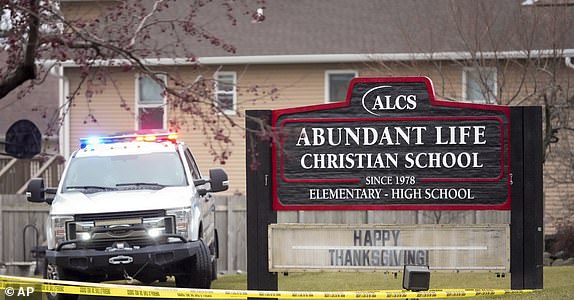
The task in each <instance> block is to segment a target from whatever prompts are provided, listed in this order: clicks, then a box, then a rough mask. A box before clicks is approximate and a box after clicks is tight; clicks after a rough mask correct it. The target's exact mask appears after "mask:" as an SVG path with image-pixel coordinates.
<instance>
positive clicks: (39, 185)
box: [26, 178, 46, 203]
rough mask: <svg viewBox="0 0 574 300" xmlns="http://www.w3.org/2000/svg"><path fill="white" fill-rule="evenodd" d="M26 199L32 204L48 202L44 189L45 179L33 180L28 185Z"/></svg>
mask: <svg viewBox="0 0 574 300" xmlns="http://www.w3.org/2000/svg"><path fill="white" fill-rule="evenodd" d="M26 199H27V200H28V201H30V202H38V203H39V202H44V201H46V193H45V189H44V179H43V178H32V179H30V182H29V183H28V188H27V189H26Z"/></svg>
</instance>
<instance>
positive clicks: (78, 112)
mask: <svg viewBox="0 0 574 300" xmlns="http://www.w3.org/2000/svg"><path fill="white" fill-rule="evenodd" d="M66 76H67V77H68V79H69V81H70V90H71V92H72V91H73V90H74V89H75V88H77V86H78V85H79V84H80V76H79V74H78V73H77V72H75V71H70V72H69V73H66ZM111 76H112V78H111V79H108V82H107V85H106V86H105V88H104V89H100V90H98V88H94V95H93V97H92V98H91V99H90V98H88V97H86V83H84V84H83V86H82V88H81V89H80V90H79V91H78V93H77V94H76V97H75V98H74V100H73V102H72V106H71V109H70V124H71V126H70V147H71V148H70V152H71V151H74V150H75V149H77V148H78V147H79V145H80V138H81V137H87V136H92V135H101V134H113V133H117V132H124V131H130V130H134V129H135V116H134V113H133V107H134V102H135V95H134V92H135V74H134V73H117V74H111ZM111 80H113V81H114V83H113V84H112V82H111ZM114 86H115V87H117V89H116V88H115V87H114ZM120 95H121V96H120ZM122 97H123V98H124V99H125V100H126V103H127V104H128V106H129V108H130V110H127V109H126V108H122V107H120V104H121V100H120V99H121V98H122ZM91 116H93V117H94V118H95V120H94V119H92V118H91Z"/></svg>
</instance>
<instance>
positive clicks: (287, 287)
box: [212, 267, 574, 300]
mask: <svg viewBox="0 0 574 300" xmlns="http://www.w3.org/2000/svg"><path fill="white" fill-rule="evenodd" d="M573 274H574V267H550V268H545V269H544V289H543V290H540V291H536V292H534V293H532V294H524V295H508V296H495V297H476V298H477V299H513V300H514V299H548V300H551V299H552V300H553V299H572V298H574V276H573ZM246 287H247V276H246V275H226V276H221V277H220V278H219V279H218V280H217V281H215V282H214V283H213V284H212V288H214V289H234V290H238V289H246ZM430 287H431V289H442V288H445V289H446V288H501V289H508V288H510V274H506V277H504V278H497V277H496V275H495V274H493V273H431V279H430ZM393 289H402V273H399V274H398V276H397V277H396V278H395V276H394V275H393V274H384V273H328V272H326V273H291V274H289V275H288V276H283V275H279V290H283V291H343V290H347V291H350V290H393Z"/></svg>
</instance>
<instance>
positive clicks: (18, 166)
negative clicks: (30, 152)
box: [0, 154, 64, 194]
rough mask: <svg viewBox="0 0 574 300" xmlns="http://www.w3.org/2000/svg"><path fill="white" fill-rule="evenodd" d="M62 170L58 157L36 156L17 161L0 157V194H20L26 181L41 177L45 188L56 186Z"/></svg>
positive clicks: (61, 160) (7, 157)
mask: <svg viewBox="0 0 574 300" xmlns="http://www.w3.org/2000/svg"><path fill="white" fill-rule="evenodd" d="M63 169H64V159H63V158H62V157H61V156H60V155H57V154H55V155H38V156H36V157H34V158H32V159H17V158H12V157H9V156H5V155H0V194H22V193H23V191H24V190H25V188H26V186H27V183H28V180H29V179H30V178H32V177H42V178H44V182H45V185H46V186H50V187H51V186H57V185H58V180H59V178H60V177H61V175H62V172H63Z"/></svg>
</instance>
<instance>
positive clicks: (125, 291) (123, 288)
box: [0, 276, 533, 299]
mask: <svg viewBox="0 0 574 300" xmlns="http://www.w3.org/2000/svg"><path fill="white" fill-rule="evenodd" d="M26 284H29V285H30V286H32V287H34V288H35V292H45V293H48V292H56V293H62V294H77V295H92V296H110V297H138V298H213V299H245V298H248V297H249V298H281V299H333V298H338V299H365V298H369V299H406V298H450V297H474V296H495V295H508V294H524V293H531V292H533V290H509V289H440V290H435V289H433V290H429V291H421V292H411V291H404V290H386V291H344V292H298V291H254V290H211V289H210V290H208V289H182V288H169V287H150V286H134V285H120V284H105V283H85V282H76V281H65V280H48V279H39V278H28V277H14V276H0V289H1V290H5V291H8V290H10V289H12V291H13V289H14V286H19V287H21V286H25V285H26Z"/></svg>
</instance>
